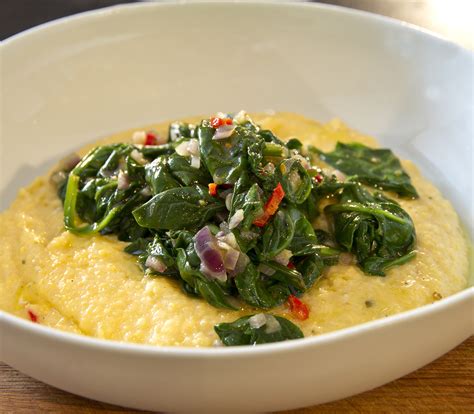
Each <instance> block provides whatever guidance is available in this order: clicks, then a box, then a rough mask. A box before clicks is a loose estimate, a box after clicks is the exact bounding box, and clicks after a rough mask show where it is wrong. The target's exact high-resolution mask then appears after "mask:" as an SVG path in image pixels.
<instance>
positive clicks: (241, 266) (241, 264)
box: [229, 253, 250, 277]
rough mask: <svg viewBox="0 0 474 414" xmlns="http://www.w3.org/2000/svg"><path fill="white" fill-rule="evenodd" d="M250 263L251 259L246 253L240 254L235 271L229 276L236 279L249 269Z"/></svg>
mask: <svg viewBox="0 0 474 414" xmlns="http://www.w3.org/2000/svg"><path fill="white" fill-rule="evenodd" d="M249 262H250V259H249V257H248V256H247V255H246V254H245V253H240V254H239V258H238V260H237V263H236V265H235V269H234V270H231V271H230V272H229V276H230V277H234V276H237V275H238V274H240V273H242V272H243V271H244V270H245V268H246V267H247V265H248V264H249Z"/></svg>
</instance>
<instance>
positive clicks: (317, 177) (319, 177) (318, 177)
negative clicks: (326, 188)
mask: <svg viewBox="0 0 474 414" xmlns="http://www.w3.org/2000/svg"><path fill="white" fill-rule="evenodd" d="M314 179H315V180H316V181H317V182H318V183H320V182H322V181H323V176H322V175H321V174H318V175H316V176H315V177H314Z"/></svg>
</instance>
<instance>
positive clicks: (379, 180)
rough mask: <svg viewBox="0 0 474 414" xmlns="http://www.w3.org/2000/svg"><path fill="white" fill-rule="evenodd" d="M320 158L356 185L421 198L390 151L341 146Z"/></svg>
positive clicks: (339, 144) (350, 145)
mask: <svg viewBox="0 0 474 414" xmlns="http://www.w3.org/2000/svg"><path fill="white" fill-rule="evenodd" d="M319 154H320V157H321V159H322V160H323V161H325V162H327V163H328V164H330V165H332V166H333V167H334V168H337V169H338V170H340V171H342V172H343V173H344V174H347V175H349V176H351V178H352V179H353V180H354V181H360V182H361V183H364V184H369V185H373V186H376V187H377V188H379V189H380V190H390V191H394V192H396V193H397V194H399V195H401V196H403V197H412V198H417V197H418V193H417V191H416V189H415V187H413V185H412V184H411V180H410V177H409V175H408V174H407V173H406V172H405V170H404V169H403V167H402V165H401V163H400V160H399V159H398V158H397V157H395V155H393V152H392V151H391V150H389V149H386V148H382V149H379V148H369V147H366V146H365V145H363V144H359V143H352V144H344V143H342V142H338V143H337V145H336V148H335V149H334V151H332V152H328V153H324V152H321V151H319Z"/></svg>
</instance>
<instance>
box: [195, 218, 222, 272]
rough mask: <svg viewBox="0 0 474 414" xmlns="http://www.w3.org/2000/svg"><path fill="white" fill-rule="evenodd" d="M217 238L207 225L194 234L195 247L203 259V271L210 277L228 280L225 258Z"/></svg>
mask: <svg viewBox="0 0 474 414" xmlns="http://www.w3.org/2000/svg"><path fill="white" fill-rule="evenodd" d="M216 244H217V243H216V238H215V237H214V236H213V234H212V233H211V231H210V230H209V227H207V226H205V227H203V228H202V229H201V230H199V231H198V232H197V233H196V235H195V236H194V248H195V249H196V253H197V255H198V257H199V258H200V259H201V268H200V270H201V272H202V273H204V274H205V275H206V276H207V277H208V278H209V279H218V280H222V281H225V280H227V273H226V271H225V266H224V260H223V257H222V253H221V251H220V250H219V249H218V247H217V245H216Z"/></svg>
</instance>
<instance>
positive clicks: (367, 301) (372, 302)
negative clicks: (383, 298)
mask: <svg viewBox="0 0 474 414" xmlns="http://www.w3.org/2000/svg"><path fill="white" fill-rule="evenodd" d="M372 306H374V301H373V300H366V301H365V307H366V308H371V307H372Z"/></svg>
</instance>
